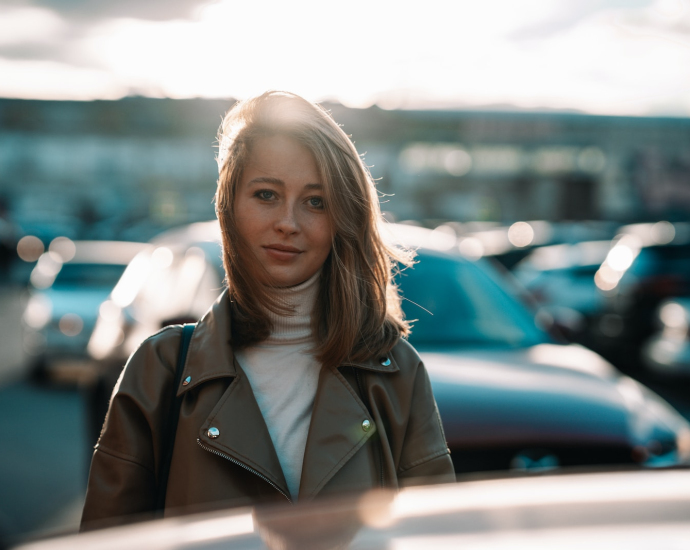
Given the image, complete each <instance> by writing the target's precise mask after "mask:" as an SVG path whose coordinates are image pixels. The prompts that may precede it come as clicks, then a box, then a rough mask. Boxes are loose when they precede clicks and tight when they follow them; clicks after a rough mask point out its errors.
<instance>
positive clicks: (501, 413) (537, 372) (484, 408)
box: [421, 344, 675, 448]
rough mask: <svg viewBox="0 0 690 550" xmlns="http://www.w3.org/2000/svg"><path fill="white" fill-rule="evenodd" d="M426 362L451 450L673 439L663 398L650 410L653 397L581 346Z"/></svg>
mask: <svg viewBox="0 0 690 550" xmlns="http://www.w3.org/2000/svg"><path fill="white" fill-rule="evenodd" d="M421 357H422V360H423V361H424V364H425V366H426V368H427V370H428V372H429V376H430V379H431V383H432V386H433V390H434V395H435V397H436V401H437V403H438V407H439V411H440V414H441V418H443V419H444V428H445V430H446V437H447V439H448V442H449V445H450V446H451V448H463V447H486V446H487V445H491V444H497V445H498V444H499V443H500V444H501V445H506V444H511V443H515V444H520V445H524V444H530V445H553V444H562V445H579V444H585V443H588V444H602V445H625V446H631V445H633V446H634V445H635V444H637V443H638V442H643V441H645V440H646V439H648V437H649V435H650V433H652V432H653V431H662V432H664V433H668V434H669V436H670V434H671V432H672V430H671V427H670V426H669V425H668V423H665V422H664V418H663V417H664V416H665V415H666V416H673V414H674V413H675V411H673V410H672V409H671V408H670V406H668V405H667V404H666V403H665V402H663V401H661V399H660V398H658V402H656V401H655V402H654V403H652V405H653V406H652V407H650V403H649V399H648V398H649V394H651V392H649V391H648V390H646V388H643V387H642V386H641V385H639V384H638V383H637V382H635V381H633V380H632V379H630V378H628V377H625V376H623V375H621V374H620V373H619V372H618V371H616V369H615V368H614V367H612V366H611V365H610V364H609V363H607V362H606V361H605V360H604V359H602V358H601V357H600V356H599V355H597V354H595V353H594V352H591V351H590V350H587V349H585V348H582V347H581V346H576V345H552V344H541V345H537V346H531V347H528V348H523V349H516V350H456V351H448V352H443V353H440V352H422V353H421ZM655 397H656V396H655ZM654 408H656V410H652V409H654ZM666 409H668V410H666ZM655 413H656V414H655Z"/></svg>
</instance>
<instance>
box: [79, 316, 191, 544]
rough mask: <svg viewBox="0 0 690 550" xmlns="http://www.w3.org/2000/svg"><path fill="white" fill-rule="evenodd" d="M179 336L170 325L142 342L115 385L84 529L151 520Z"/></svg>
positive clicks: (93, 471)
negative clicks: (136, 520)
mask: <svg viewBox="0 0 690 550" xmlns="http://www.w3.org/2000/svg"><path fill="white" fill-rule="evenodd" d="M180 332H181V331H180V330H179V327H176V328H175V327H169V328H166V329H164V330H163V331H161V332H159V333H158V334H156V335H154V336H152V337H151V338H149V339H148V340H146V341H144V343H143V344H142V345H141V346H140V347H139V349H137V350H136V351H135V352H134V353H133V354H132V356H131V357H130V358H129V360H128V361H127V364H126V365H125V368H124V369H123V371H122V374H121V375H120V379H119V380H118V382H117V384H116V385H115V389H114V390H113V396H112V399H111V401H110V407H109V409H108V414H107V415H106V419H105V423H104V425H103V430H102V432H101V436H100V438H99V440H98V443H97V445H96V449H95V451H94V454H93V458H92V461H91V470H90V472H89V481H88V485H87V490H86V501H85V504H84V511H83V514H82V521H81V529H82V530H83V531H84V530H89V529H94V528H99V527H107V526H111V525H117V524H122V523H128V522H131V521H133V520H135V519H138V518H140V519H145V518H147V517H150V516H151V513H152V511H153V509H154V507H155V501H156V485H157V483H156V476H157V470H158V468H157V464H158V463H159V457H160V454H161V452H162V450H161V446H162V441H161V439H162V438H161V432H162V429H163V426H164V422H165V414H166V411H168V410H170V407H171V406H172V399H173V398H174V395H173V391H174V389H173V388H172V385H173V383H174V370H173V369H174V365H175V361H176V358H177V350H178V347H179V341H180Z"/></svg>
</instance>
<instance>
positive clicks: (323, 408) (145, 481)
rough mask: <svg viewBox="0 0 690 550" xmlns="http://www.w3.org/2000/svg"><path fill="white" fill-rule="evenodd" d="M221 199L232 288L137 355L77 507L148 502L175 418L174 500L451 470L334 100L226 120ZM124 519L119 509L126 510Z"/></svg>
mask: <svg viewBox="0 0 690 550" xmlns="http://www.w3.org/2000/svg"><path fill="white" fill-rule="evenodd" d="M218 164H219V170H220V178H219V181H218V191H217V195H216V210H217V215H218V218H219V220H220V224H221V229H222V236H223V261H224V266H225V270H226V274H227V287H228V288H227V289H226V291H225V292H224V293H223V294H222V295H221V297H220V298H219V299H218V301H217V302H216V304H215V305H214V306H213V307H212V308H211V309H210V310H209V311H208V313H207V314H206V315H205V316H204V317H203V318H202V319H201V320H200V321H199V322H198V323H197V325H196V328H195V331H194V334H193V336H192V339H191V342H190V345H189V351H188V354H187V358H186V362H185V364H184V370H183V373H182V380H183V381H182V382H181V383H180V385H179V386H178V387H172V386H173V381H174V370H175V365H176V361H177V357H178V350H179V347H180V339H181V332H182V330H181V327H180V326H173V327H167V328H165V329H163V330H162V331H160V332H159V333H158V334H156V335H154V336H152V337H151V338H149V339H148V340H146V341H145V342H144V343H143V344H142V345H141V347H140V348H139V349H138V350H137V351H136V352H135V353H134V354H133V355H132V357H131V358H130V359H129V361H128V363H127V365H126V367H125V369H124V371H123V374H122V375H121V377H120V381H119V382H118V385H117V386H116V389H115V391H114V393H113V398H112V402H111V404H110V409H109V413H108V416H107V418H106V421H105V425H104V428H103V432H102V434H101V437H100V440H99V443H98V445H97V446H96V451H95V453H94V456H93V461H92V465H91V472H90V477H89V484H88V490H87V496H86V504H85V507H84V514H83V518H82V524H83V525H86V526H89V525H91V526H95V525H98V524H99V523H100V524H103V522H108V523H112V522H116V521H128V520H131V516H132V515H136V514H145V513H147V512H150V511H152V510H153V508H154V506H155V502H156V494H157V491H159V489H158V488H157V485H158V483H157V479H158V476H159V475H160V471H161V469H162V468H163V466H162V462H163V460H164V459H163V458H162V454H163V438H162V432H163V426H164V424H165V421H166V415H167V414H168V413H169V411H170V408H171V406H172V405H171V403H172V401H173V398H174V396H175V395H177V396H181V399H182V405H181V411H180V414H179V424H178V426H177V431H176V439H175V446H174V452H173V454H172V460H171V461H170V474H169V478H168V483H167V493H166V500H165V510H166V514H173V513H187V512H191V511H195V510H200V509H208V508H216V507H222V506H228V505H238V504H254V503H259V502H267V501H274V500H278V501H281V500H282V501H283V502H285V501H286V500H287V501H291V502H296V501H300V502H301V501H305V500H311V499H313V498H315V497H321V496H325V495H332V494H337V493H341V492H345V491H363V490H366V489H370V488H375V487H381V486H383V487H391V488H396V487H399V486H401V485H403V484H405V483H410V482H414V480H418V479H428V478H433V479H434V480H435V481H451V480H454V473H453V466H452V463H451V461H450V457H449V451H448V449H447V445H446V442H445V439H444V435H443V430H442V427H441V423H440V419H439V417H438V412H437V410H436V405H435V402H434V398H433V395H432V392H431V387H430V384H429V380H428V377H427V373H426V371H425V369H424V366H423V364H422V363H421V361H420V359H419V357H418V355H417V353H416V352H415V350H414V349H413V348H412V347H411V346H410V345H409V344H408V343H407V341H406V340H405V339H404V338H403V337H404V336H406V335H407V333H408V330H409V327H408V325H407V323H406V322H405V321H404V320H403V319H402V313H401V309H400V298H399V296H398V294H397V289H396V288H395V286H394V285H393V284H392V282H391V261H392V260H397V261H402V262H403V263H409V262H407V259H406V258H405V256H404V255H403V254H402V253H401V252H400V251H396V250H394V249H392V248H389V247H388V246H386V245H385V244H384V243H383V242H382V240H381V237H380V235H379V233H378V223H379V221H380V218H381V215H380V211H379V206H378V200H377V196H376V191H375V188H374V184H373V181H372V179H371V176H370V175H369V173H368V171H367V169H366V168H365V166H364V165H363V163H362V161H361V159H360V157H359V156H358V154H357V152H356V150H355V148H354V146H353V145H352V143H351V142H350V140H349V139H348V137H347V136H346V135H345V133H344V132H343V131H342V130H341V129H340V128H339V127H338V125H337V124H336V123H335V122H334V121H333V119H332V118H331V117H330V115H329V114H328V113H327V112H326V111H324V110H323V109H321V108H320V107H318V106H316V105H314V104H312V103H310V102H308V101H306V100H304V99H302V98H300V97H298V96H295V95H292V94H288V93H283V92H267V93H265V94H263V95H261V96H258V97H256V98H253V99H249V100H247V101H244V102H241V103H239V104H237V105H236V106H235V107H234V108H233V109H232V110H231V111H230V112H229V113H228V114H227V116H226V117H225V120H224V121H223V125H222V127H221V136H220V154H219V158H218ZM117 518H122V519H117Z"/></svg>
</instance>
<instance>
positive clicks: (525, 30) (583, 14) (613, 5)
mask: <svg viewBox="0 0 690 550" xmlns="http://www.w3.org/2000/svg"><path fill="white" fill-rule="evenodd" d="M653 3H654V0H579V1H577V2H557V3H551V2H550V3H549V4H548V7H550V8H551V9H550V10H549V9H547V10H545V13H544V16H543V17H541V18H540V19H538V20H537V22H535V23H530V24H528V25H525V26H522V27H520V28H518V29H517V30H515V31H514V32H512V33H511V34H510V36H509V37H510V38H512V39H513V40H518V41H520V40H534V39H543V38H548V37H551V36H554V35H557V34H559V33H562V32H564V31H567V30H570V29H572V28H573V27H575V26H577V25H578V24H580V23H581V22H582V21H583V20H585V19H587V18H589V17H591V16H592V15H595V14H597V13H599V12H602V11H607V10H636V9H640V8H646V7H648V6H650V5H651V4H653Z"/></svg>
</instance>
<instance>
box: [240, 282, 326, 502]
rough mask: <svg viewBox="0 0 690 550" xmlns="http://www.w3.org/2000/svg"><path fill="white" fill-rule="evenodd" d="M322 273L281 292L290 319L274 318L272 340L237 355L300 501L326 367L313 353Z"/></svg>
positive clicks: (285, 317) (290, 489) (289, 482)
mask: <svg viewBox="0 0 690 550" xmlns="http://www.w3.org/2000/svg"><path fill="white" fill-rule="evenodd" d="M319 277H320V272H317V273H316V274H315V275H314V276H313V277H311V278H310V279H308V280H307V281H305V282H304V283H302V284H300V285H297V286H294V287H289V288H280V289H277V292H278V294H279V300H280V301H281V302H282V303H284V304H286V305H289V306H292V307H293V308H294V314H293V315H289V316H284V315H277V314H274V313H269V317H270V319H271V321H272V322H273V331H272V332H271V335H270V336H269V337H268V338H267V339H266V340H264V341H263V342H261V343H259V344H257V345H255V346H251V347H248V348H245V349H242V350H238V351H236V352H235V358H236V359H237V362H238V363H239V364H240V367H242V370H243V371H244V373H245V374H246V375H247V378H248V379H249V383H250V385H251V387H252V390H253V392H254V396H255V397H256V402H257V403H258V405H259V409H261V413H262V414H263V417H264V420H265V421H266V426H267V427H268V433H269V434H270V435H271V440H272V441H273V446H274V447H275V450H276V453H277V454H278V460H279V461H280V466H281V468H282V469H283V474H284V475H285V480H286V481H287V486H288V490H289V491H290V495H291V496H292V499H293V500H295V501H296V500H297V495H298V493H299V484H300V478H301V475H302V462H303V460H304V448H305V445H306V443H307V434H308V433H309V424H310V423H311V411H312V407H313V405H314V397H315V396H316V386H317V384H318V380H319V372H320V370H321V364H320V363H319V362H318V361H317V360H316V359H315V358H314V357H313V356H312V355H311V354H310V353H309V350H310V349H311V348H312V347H313V345H314V338H313V334H312V330H311V312H312V310H313V309H314V304H315V303H316V297H317V294H318V291H319Z"/></svg>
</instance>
